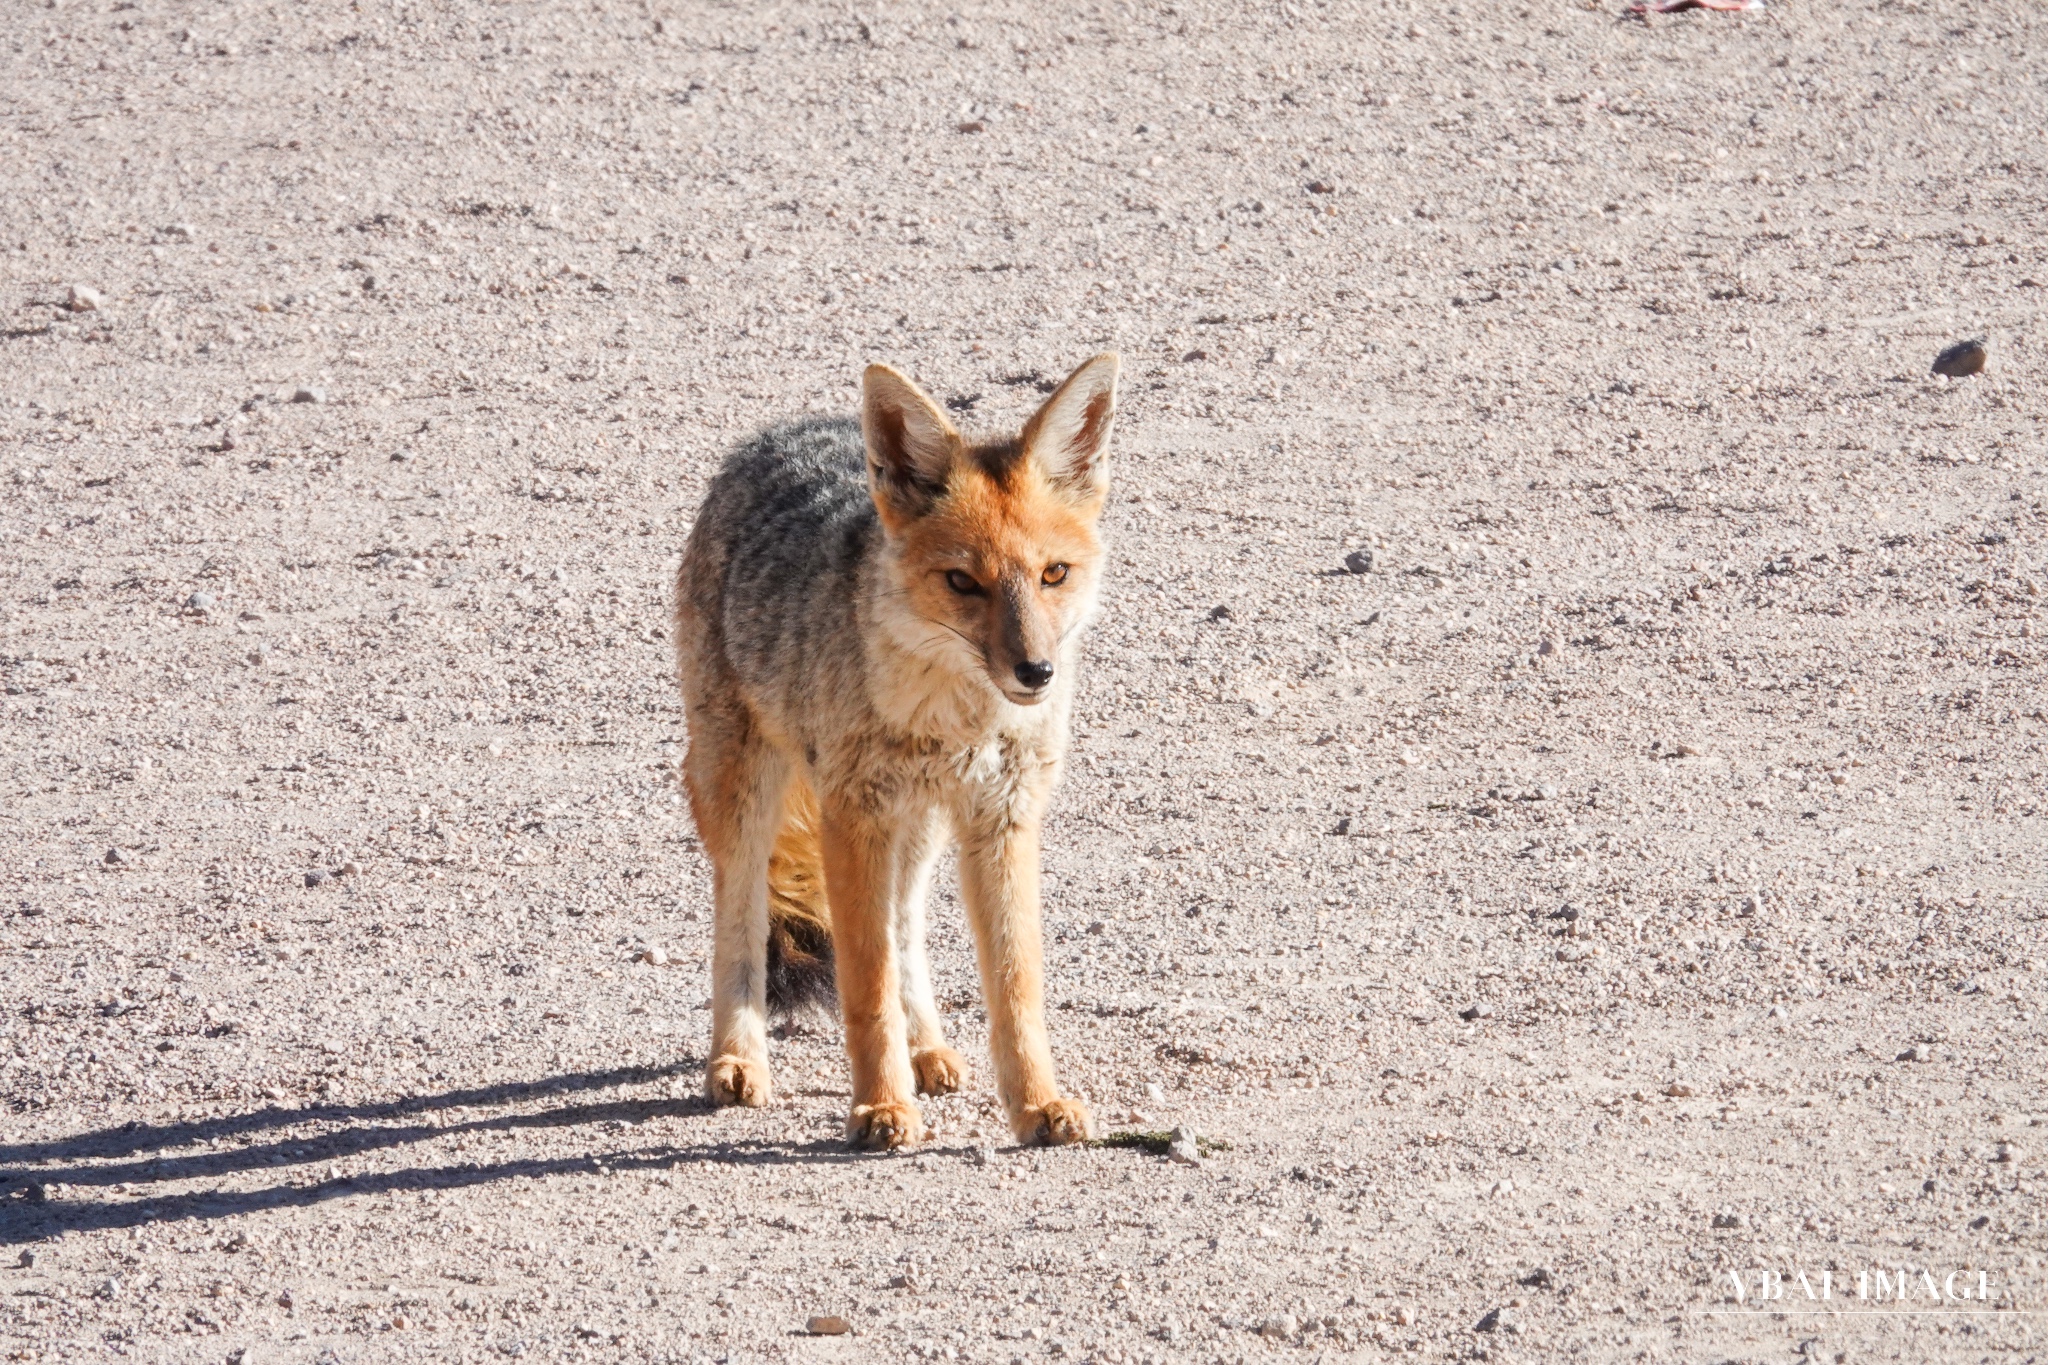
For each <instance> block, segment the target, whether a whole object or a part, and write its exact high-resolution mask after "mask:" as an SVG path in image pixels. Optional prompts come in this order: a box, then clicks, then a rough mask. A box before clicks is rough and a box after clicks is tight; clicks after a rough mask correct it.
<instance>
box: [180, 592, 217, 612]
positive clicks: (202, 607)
mask: <svg viewBox="0 0 2048 1365" xmlns="http://www.w3.org/2000/svg"><path fill="white" fill-rule="evenodd" d="M214 606H215V601H214V596H213V594H212V593H210V592H195V593H193V594H192V595H191V596H190V597H188V598H186V599H185V610H186V611H196V612H198V613H199V614H200V615H202V616H204V615H205V614H206V613H208V612H210V611H212V610H213V608H214Z"/></svg>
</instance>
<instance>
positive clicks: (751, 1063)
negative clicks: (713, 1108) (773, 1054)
mask: <svg viewBox="0 0 2048 1365" xmlns="http://www.w3.org/2000/svg"><path fill="white" fill-rule="evenodd" d="M704 1093H705V1094H706V1095H709V1096H710V1097H711V1102H712V1103H713V1104H743V1105H746V1106H747V1107H748V1108H750V1109H757V1108H759V1107H760V1106H762V1105H764V1104H766V1103H768V1097H769V1094H770V1087H769V1084H768V1064H767V1063H766V1062H761V1061H755V1060H754V1059H753V1058H751V1057H736V1056H733V1055H732V1054H731V1053H727V1054H726V1055H725V1056H722V1057H714V1058H712V1059H711V1065H710V1066H708V1067H706V1068H705V1070H704Z"/></svg>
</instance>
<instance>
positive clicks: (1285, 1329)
mask: <svg viewBox="0 0 2048 1365" xmlns="http://www.w3.org/2000/svg"><path fill="white" fill-rule="evenodd" d="M1300 1330H1301V1324H1300V1323H1299V1322H1297V1321H1296V1320H1295V1317H1294V1315H1293V1314H1292V1313H1276V1314H1275V1315H1273V1316H1272V1317H1270V1318H1267V1319H1266V1320H1265V1321H1264V1322H1262V1323H1260V1324H1259V1335H1260V1336H1262V1337H1269V1338H1271V1339H1272V1340H1274V1341H1290V1340H1292V1339H1293V1337H1294V1335H1295V1333H1297V1332H1299V1331H1300Z"/></svg>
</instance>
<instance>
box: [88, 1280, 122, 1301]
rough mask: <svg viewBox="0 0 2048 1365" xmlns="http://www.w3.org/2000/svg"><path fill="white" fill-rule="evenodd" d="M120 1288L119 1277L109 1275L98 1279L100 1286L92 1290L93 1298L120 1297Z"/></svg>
mask: <svg viewBox="0 0 2048 1365" xmlns="http://www.w3.org/2000/svg"><path fill="white" fill-rule="evenodd" d="M121 1288H122V1285H121V1277H120V1276H119V1275H111V1276H109V1277H108V1278H106V1279H104V1280H102V1281H100V1287H99V1288H98V1289H95V1290H94V1291H93V1295H94V1297H95V1298H102V1299H118V1298H120V1297H121Z"/></svg>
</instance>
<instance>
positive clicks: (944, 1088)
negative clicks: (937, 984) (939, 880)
mask: <svg viewBox="0 0 2048 1365" xmlns="http://www.w3.org/2000/svg"><path fill="white" fill-rule="evenodd" d="M944 844H945V825H944V823H943V822H942V821H941V820H940V819H939V818H938V816H937V813H936V812H934V813H933V815H932V816H931V817H930V818H928V819H927V820H926V821H925V823H924V824H923V825H922V826H920V827H918V828H916V829H913V830H912V831H911V832H910V833H908V834H906V835H905V836H904V839H903V846H902V848H900V849H899V850H898V851H897V864H896V866H897V872H896V897H897V899H896V914H895V922H894V925H893V934H892V937H893V938H894V939H895V943H896V967H897V973H898V983H897V984H898V986H899V988H900V990H901V992H902V996H903V1019H904V1025H905V1029H906V1032H907V1034H908V1040H909V1044H910V1069H911V1071H912V1072H913V1073H914V1074H915V1075H916V1077H917V1093H918V1094H920V1095H950V1094H952V1093H953V1092H954V1091H956V1090H958V1089H959V1088H960V1087H961V1086H962V1085H964V1084H965V1083H966V1081H967V1063H966V1061H965V1060H963V1059H962V1058H961V1056H960V1054H959V1053H957V1052H955V1051H954V1050H953V1049H952V1048H950V1047H947V1046H946V1031H945V1028H944V1026H943V1025H941V1024H940V1023H939V1007H938V1003H937V1001H935V1000H933V998H932V971H931V964H930V962H929V961H928V960H927V959H926V958H925V953H924V924H925V921H924V908H925V900H926V898H927V897H928V896H929V895H930V894H931V887H932V869H933V868H934V867H935V866H937V864H938V861H939V851H940V849H941V848H943V847H944Z"/></svg>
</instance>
